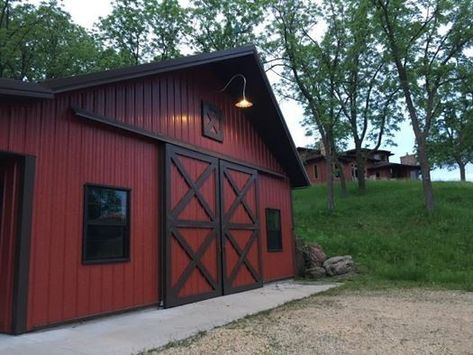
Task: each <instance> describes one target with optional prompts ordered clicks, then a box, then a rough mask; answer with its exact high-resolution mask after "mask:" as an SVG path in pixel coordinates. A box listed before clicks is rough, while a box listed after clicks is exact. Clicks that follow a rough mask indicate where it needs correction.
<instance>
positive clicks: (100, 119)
mask: <svg viewBox="0 0 473 355" xmlns="http://www.w3.org/2000/svg"><path fill="white" fill-rule="evenodd" d="M72 110H73V111H74V113H75V115H76V116H78V117H81V118H85V119H87V120H89V121H94V122H97V123H101V124H104V125H107V126H110V127H114V128H118V129H120V130H123V131H126V132H129V133H133V134H137V135H139V136H141V137H146V138H150V139H152V140H157V141H160V142H163V143H169V144H172V145H175V146H178V147H181V148H185V149H188V150H191V151H194V152H197V153H198V152H201V153H204V154H207V155H211V156H214V157H216V158H219V159H222V160H225V161H228V162H230V163H235V164H239V165H244V166H247V167H249V168H251V169H254V170H258V171H259V172H261V173H264V174H267V175H271V176H274V177H277V178H279V179H286V178H287V176H286V175H284V174H281V173H278V172H275V171H272V170H269V169H265V168H262V167H260V166H256V165H253V164H249V163H247V162H244V161H241V160H237V159H234V158H231V157H229V156H227V155H224V154H220V153H217V152H213V151H210V150H207V149H204V148H201V147H197V146H194V145H191V144H187V143H183V142H180V141H178V140H175V139H172V138H169V137H167V136H164V135H162V134H158V133H153V132H150V131H147V130H144V129H142V128H138V127H135V126H131V125H128V124H126V123H122V122H119V121H117V120H114V119H113V118H109V117H105V116H102V115H99V114H96V113H92V112H89V111H87V110H84V109H81V108H78V107H72Z"/></svg>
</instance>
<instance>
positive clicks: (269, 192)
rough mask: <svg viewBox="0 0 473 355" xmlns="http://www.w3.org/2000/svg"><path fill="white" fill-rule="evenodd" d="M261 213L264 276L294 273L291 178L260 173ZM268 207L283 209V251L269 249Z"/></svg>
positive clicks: (269, 277)
mask: <svg viewBox="0 0 473 355" xmlns="http://www.w3.org/2000/svg"><path fill="white" fill-rule="evenodd" d="M258 188H259V213H260V219H261V229H260V231H261V242H262V243H261V245H262V249H263V276H264V280H265V281H272V280H278V279H284V278H289V277H293V276H294V264H293V231H292V211H291V198H292V197H291V188H290V184H289V181H287V180H282V179H277V178H273V177H270V176H267V175H260V176H259V181H258ZM266 208H275V209H279V210H281V229H282V247H283V250H282V251H280V252H268V248H267V243H266V242H267V234H266V214H265V210H266Z"/></svg>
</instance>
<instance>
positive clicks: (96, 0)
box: [26, 0, 473, 181]
mask: <svg viewBox="0 0 473 355" xmlns="http://www.w3.org/2000/svg"><path fill="white" fill-rule="evenodd" d="M181 1H182V2H187V1H186V0H181ZM26 2H29V3H32V4H39V3H40V2H41V0H27V1H26ZM61 3H62V4H63V5H64V9H65V10H66V11H67V12H69V13H70V14H71V16H72V19H73V20H74V21H75V22H76V23H78V24H79V25H81V26H84V27H86V28H89V29H90V28H92V26H93V24H94V23H95V22H96V21H97V19H98V18H99V17H100V16H102V17H103V16H106V15H107V14H108V13H109V12H110V11H111V1H110V0H61ZM268 77H269V79H270V81H271V82H273V81H275V80H277V78H276V76H275V75H274V76H272V75H270V74H269V75H268ZM279 105H280V106H281V110H282V112H283V114H284V117H285V119H286V122H287V125H288V126H289V130H290V131H291V135H292V138H293V139H294V142H295V143H296V145H297V146H306V145H310V144H313V140H314V139H313V138H311V137H306V136H305V133H304V129H303V128H302V127H301V125H300V123H299V122H300V121H301V118H302V109H301V107H300V106H299V105H298V104H296V103H294V102H288V101H287V100H284V101H281V102H279ZM394 141H395V142H396V143H397V146H396V147H392V146H391V147H384V148H386V149H389V150H391V151H392V152H393V153H394V154H395V155H394V156H393V157H391V161H392V162H399V157H400V156H402V155H404V154H406V153H412V152H413V149H414V133H413V131H412V127H411V126H410V124H409V122H408V120H406V121H405V122H404V123H403V124H402V125H401V130H400V131H399V132H398V133H397V135H396V136H395V138H394ZM432 179H434V180H459V172H458V170H453V171H447V170H446V169H442V170H440V169H437V170H435V171H433V172H432ZM467 179H468V180H471V181H473V166H469V167H467Z"/></svg>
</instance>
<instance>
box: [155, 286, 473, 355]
mask: <svg viewBox="0 0 473 355" xmlns="http://www.w3.org/2000/svg"><path fill="white" fill-rule="evenodd" d="M163 353H164V354H291V353H292V354H473V293H466V292H457V291H427V290H421V289H416V290H389V291H356V292H355V291H342V292H338V294H335V295H330V294H325V295H323V294H322V295H317V296H313V297H310V298H307V299H305V300H302V301H298V302H295V303H292V304H289V305H285V306H282V307H279V308H277V309H274V310H272V311H269V312H267V313H263V314H259V315H257V316H253V317H250V318H247V319H243V320H241V321H238V322H235V323H232V324H229V325H227V326H225V327H221V328H218V329H214V330H212V331H210V332H208V333H206V334H204V335H202V336H200V337H196V338H195V339H192V340H189V341H185V342H183V343H181V344H178V345H175V346H173V347H170V348H168V349H165V350H164V351H163Z"/></svg>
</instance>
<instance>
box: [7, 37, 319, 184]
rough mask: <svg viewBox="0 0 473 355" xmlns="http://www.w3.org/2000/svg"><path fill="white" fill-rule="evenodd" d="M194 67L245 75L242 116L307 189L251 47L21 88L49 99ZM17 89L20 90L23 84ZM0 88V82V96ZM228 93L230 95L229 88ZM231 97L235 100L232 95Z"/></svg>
mask: <svg viewBox="0 0 473 355" xmlns="http://www.w3.org/2000/svg"><path fill="white" fill-rule="evenodd" d="M195 67H209V68H211V69H212V70H213V71H214V72H215V73H216V74H217V75H218V76H219V77H221V78H222V79H223V80H228V79H229V78H230V77H231V76H233V75H234V74H236V73H242V74H244V75H245V77H246V79H247V96H248V97H249V98H251V100H252V101H253V102H254V103H255V105H254V106H253V107H252V108H250V109H247V110H246V111H245V113H246V115H247V116H248V117H249V118H250V120H251V121H252V123H253V125H254V127H255V129H256V130H257V131H258V132H259V134H260V135H261V137H262V138H263V140H264V141H265V143H266V145H267V146H268V147H269V148H270V149H271V151H272V152H273V154H274V156H275V157H276V159H277V160H278V161H279V162H280V164H281V165H282V166H283V168H284V170H285V171H286V173H287V175H288V176H289V178H290V181H291V186H293V187H304V186H309V185H310V183H309V179H308V177H307V174H306V171H305V169H304V167H303V164H302V162H301V160H300V158H299V154H298V153H297V150H296V147H295V145H294V141H293V140H292V137H291V135H290V133H289V129H288V127H287V125H286V122H285V120H284V117H283V115H282V113H281V110H280V108H279V105H278V103H277V100H276V98H275V96H274V93H273V91H272V89H271V85H270V83H269V81H268V78H267V76H266V73H265V71H264V68H263V66H262V64H261V61H260V59H259V55H258V52H257V50H256V48H255V47H254V46H248V47H240V48H232V49H228V50H223V51H217V52H212V53H205V54H198V55H193V56H188V57H182V58H178V59H172V60H166V61H161V62H156V63H149V64H141V65H136V66H132V67H126V68H119V69H113V70H107V71H102V72H97V73H91V74H85V75H78V76H73V77H69V78H62V79H50V80H45V81H42V82H40V83H38V84H33V83H25V84H31V85H32V86H31V87H32V88H33V87H35V88H38V92H42V93H43V94H48V97H50V96H52V95H53V94H55V93H62V92H67V91H72V90H78V89H84V88H88V87H93V86H98V85H104V84H109V83H115V82H119V81H125V80H130V79H135V78H140V77H144V76H148V75H155V74H159V73H164V72H172V71H176V70H182V69H190V68H195ZM20 86H22V87H23V83H22V84H21V85H20ZM2 88H3V86H2V83H1V82H0V93H1V90H2ZM229 89H230V92H232V86H230V88H229ZM233 89H235V87H233ZM233 93H234V94H235V96H238V95H237V93H236V92H233ZM32 94H33V93H32ZM31 97H33V96H31Z"/></svg>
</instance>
